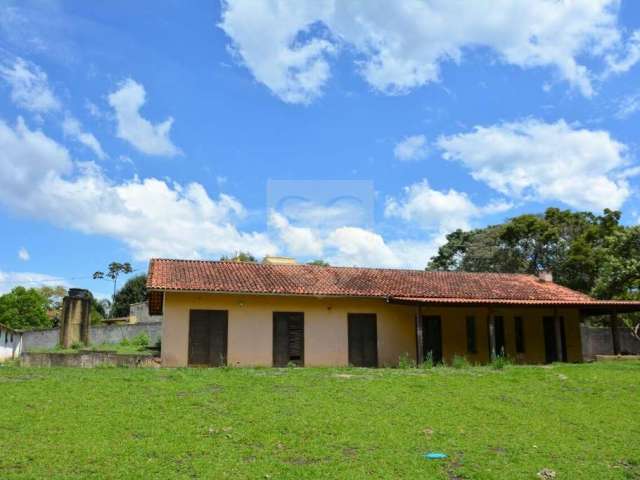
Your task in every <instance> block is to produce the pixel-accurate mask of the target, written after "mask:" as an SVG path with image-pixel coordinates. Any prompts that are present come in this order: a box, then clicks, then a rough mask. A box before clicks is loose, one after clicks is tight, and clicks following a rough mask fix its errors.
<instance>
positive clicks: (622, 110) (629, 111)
mask: <svg viewBox="0 0 640 480" xmlns="http://www.w3.org/2000/svg"><path fill="white" fill-rule="evenodd" d="M638 111H640V93H633V94H631V95H627V96H626V97H624V98H622V100H620V101H619V102H618V105H617V109H616V113H615V115H616V117H617V118H619V119H621V120H624V119H625V118H628V117H630V116H631V115H633V114H635V113H637V112H638Z"/></svg>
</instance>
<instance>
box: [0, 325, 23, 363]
mask: <svg viewBox="0 0 640 480" xmlns="http://www.w3.org/2000/svg"><path fill="white" fill-rule="evenodd" d="M21 353H22V333H20V332H18V331H17V330H14V329H12V328H9V327H7V326H6V325H3V324H1V323H0V362H3V361H5V360H12V359H15V358H18V357H19V356H20V354H21Z"/></svg>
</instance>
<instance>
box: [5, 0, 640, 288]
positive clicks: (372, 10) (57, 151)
mask: <svg viewBox="0 0 640 480" xmlns="http://www.w3.org/2000/svg"><path fill="white" fill-rule="evenodd" d="M639 62H640V4H639V3H638V2H633V1H631V0H623V1H621V2H619V1H615V0H575V1H571V2H569V1H564V2H563V1H555V0H511V1H507V0H495V1H493V2H491V3H490V7H487V5H486V4H483V3H482V2H476V1H473V0H469V1H463V0H399V1H396V2H386V1H382V0H367V1H365V0H362V1H358V0H313V1H312V0H309V1H301V0H265V1H260V2H257V1H255V0H237V1H232V0H230V1H228V2H221V3H220V2H217V1H215V0H206V1H205V0H193V1H189V2H184V1H178V0H163V1H157V0H139V1H136V2H131V1H128V0H112V1H109V2H74V1H66V2H65V1H54V0H43V1H23V0H21V1H16V2H13V1H11V0H1V1H0V232H1V234H0V292H3V291H8V290H10V289H11V288H12V287H14V286H15V285H18V284H23V285H25V286H38V285H42V284H63V285H66V286H74V287H84V288H89V289H91V290H92V291H93V292H94V293H95V294H96V295H98V296H108V295H109V292H110V285H109V283H108V282H105V281H99V280H92V279H91V275H92V273H93V272H94V271H96V270H103V269H105V268H106V266H107V265H108V264H109V263H110V262H112V261H118V262H126V261H128V262H131V263H132V265H133V266H134V268H135V270H136V272H137V273H142V272H145V271H146V268H147V264H148V260H149V258H152V257H169V258H191V259H218V258H220V257H221V256H223V255H233V254H234V253H235V252H237V251H249V252H251V253H253V254H254V255H255V256H256V257H258V258H261V257H262V256H264V255H286V256H293V257H295V258H297V259H298V260H299V261H309V260H312V259H320V258H321V259H325V260H327V261H329V262H330V263H331V264H333V265H358V266H378V267H392V268H424V267H425V266H426V264H427V262H428V260H429V258H430V257H431V256H432V255H433V254H434V253H435V252H436V251H437V248H438V246H439V245H441V244H442V243H443V242H444V241H445V236H446V234H447V233H449V232H451V231H453V230H455V229H457V228H462V229H470V228H477V227H482V226H485V225H489V224H495V223H499V222H502V221H504V220H505V219H508V218H510V217H513V216H516V215H519V214H522V213H541V212H543V211H544V210H545V209H546V208H548V207H559V208H563V209H571V210H579V211H591V212H594V213H601V212H602V210H603V209H605V208H611V209H618V210H621V211H622V212H623V216H622V219H623V222H624V223H625V224H628V225H634V224H638V223H639V222H640V207H639V203H638V198H639V197H638V187H639V186H640V180H639V177H640V161H639V160H638V141H637V138H638V133H639V131H640V128H639V126H638V125H639V123H638V122H639V120H640V82H639V79H640V66H639V65H638V63H639Z"/></svg>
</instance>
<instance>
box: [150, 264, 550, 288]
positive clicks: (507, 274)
mask: <svg viewBox="0 0 640 480" xmlns="http://www.w3.org/2000/svg"><path fill="white" fill-rule="evenodd" d="M153 261H160V262H179V263H204V264H209V263H218V264H232V265H255V266H261V267H262V266H264V267H269V268H272V267H275V268H297V267H305V268H312V269H331V268H335V269H345V270H346V269H354V270H368V271H371V270H374V271H375V270H382V271H391V272H412V273H430V274H438V275H482V276H488V275H490V276H505V277H531V278H533V279H537V278H538V277H536V275H533V274H531V273H510V272H468V271H463V270H427V269H417V268H396V267H360V266H356V265H352V266H350V265H313V264H309V263H293V264H277V263H262V262H239V261H236V260H205V259H201V258H196V259H189V258H185V259H183V258H151V259H150V260H149V262H150V263H151V262H153ZM547 283H554V284H556V283H555V282H547ZM556 285H557V284H556Z"/></svg>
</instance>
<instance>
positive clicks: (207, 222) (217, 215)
mask: <svg viewBox="0 0 640 480" xmlns="http://www.w3.org/2000/svg"><path fill="white" fill-rule="evenodd" d="M0 202H2V203H4V204H5V205H7V206H9V207H10V208H12V209H13V210H15V211H17V212H19V213H22V214H25V215H29V216H32V217H36V218H43V219H46V220H48V221H50V222H51V223H54V224H56V225H60V226H64V227H67V228H72V229H75V230H79V231H81V232H84V233H89V234H101V235H107V236H111V237H114V238H117V239H119V240H121V241H123V242H124V243H125V244H127V245H128V246H129V247H130V248H131V250H132V252H133V254H134V256H135V257H136V258H138V259H146V258H149V257H151V256H175V257H185V258H197V257H200V256H214V257H215V256H217V255H221V254H228V253H233V252H234V251H236V250H238V249H248V250H251V251H252V252H254V253H255V254H257V255H264V254H267V253H275V252H276V251H277V249H276V247H275V246H274V245H273V244H272V242H270V240H269V239H268V238H267V236H266V235H265V234H262V233H244V232H241V231H239V230H238V229H237V228H236V226H235V222H237V221H238V219H239V218H241V217H242V216H243V215H244V209H243V207H242V205H241V204H240V203H239V202H238V201H237V200H235V199H234V198H232V197H230V196H228V195H224V194H223V195H220V196H219V197H218V198H217V199H212V198H210V197H209V195H208V194H207V192H206V191H205V189H204V187H203V186H202V185H200V184H198V183H190V184H188V185H186V186H181V185H178V184H172V185H170V184H168V183H167V182H165V181H162V180H158V179H155V178H146V179H143V180H141V179H138V178H133V179H132V180H130V181H127V182H123V183H115V182H113V181H111V180H110V179H109V178H107V177H106V176H105V175H104V174H103V172H102V171H101V169H100V168H99V167H97V166H96V165H95V164H93V163H77V162H74V161H73V160H72V159H71V158H70V155H69V153H68V151H67V150H66V149H65V148H64V147H62V146H61V145H59V144H58V143H56V142H55V141H54V140H52V139H51V138H49V137H47V136H46V135H45V134H44V133H42V132H41V131H38V130H31V129H29V127H28V126H27V125H26V124H25V122H24V121H23V120H22V119H19V120H18V122H17V124H16V126H15V127H12V126H10V125H8V124H6V123H5V122H4V121H2V120H0Z"/></svg>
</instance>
